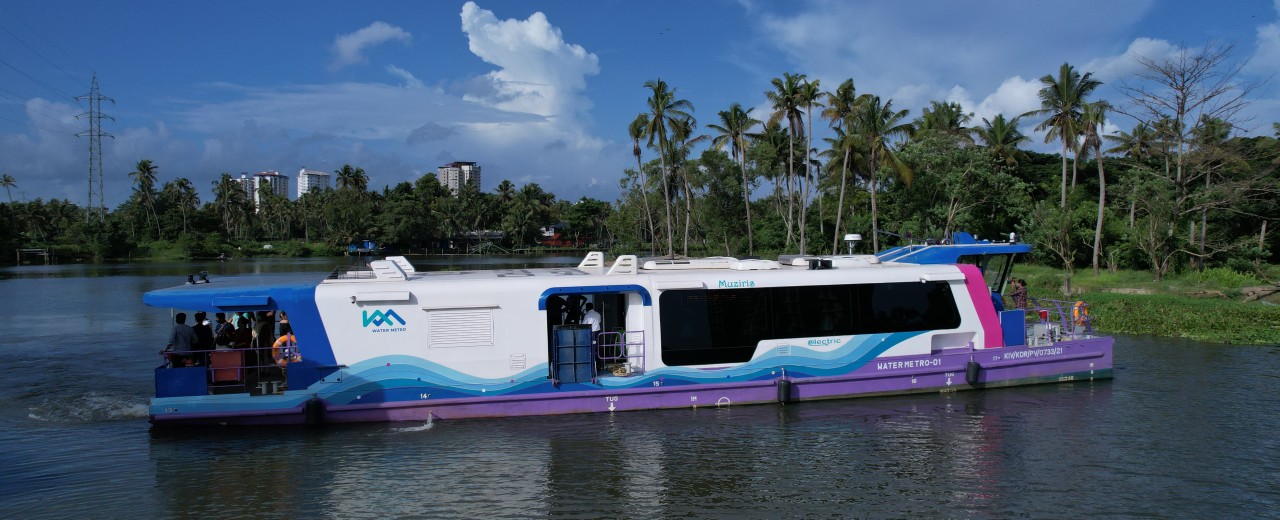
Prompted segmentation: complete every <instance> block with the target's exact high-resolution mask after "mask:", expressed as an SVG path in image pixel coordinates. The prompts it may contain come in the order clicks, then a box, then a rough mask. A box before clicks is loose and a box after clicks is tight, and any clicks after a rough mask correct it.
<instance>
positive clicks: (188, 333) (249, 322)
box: [165, 311, 298, 367]
mask: <svg viewBox="0 0 1280 520" xmlns="http://www.w3.org/2000/svg"><path fill="white" fill-rule="evenodd" d="M279 314H280V315H279V320H277V319H276V318H277V317H276V312H275V311H258V312H257V313H256V314H255V313H250V312H243V313H232V314H231V318H230V319H227V314H226V313H223V312H218V313H214V321H213V323H210V322H209V321H208V320H207V319H206V318H207V317H208V314H207V313H205V312H204V311H199V312H196V313H195V315H194V317H195V324H194V325H187V313H185V312H179V313H177V314H176V315H174V317H173V322H174V325H173V332H172V333H171V334H170V335H169V344H168V346H167V347H166V348H165V351H166V352H167V353H168V357H169V364H170V366H174V367H183V366H188V367H189V366H202V365H207V364H208V358H209V352H210V351H213V350H214V349H225V348H231V349H252V352H250V353H248V355H247V359H246V364H248V365H251V366H269V365H270V364H272V363H274V364H278V365H284V364H287V363H289V362H290V361H297V360H298V355H297V340H296V339H295V338H294V337H293V327H292V326H291V325H290V324H289V316H288V315H287V314H285V312H284V311H280V313H279ZM277 324H278V327H277Z"/></svg>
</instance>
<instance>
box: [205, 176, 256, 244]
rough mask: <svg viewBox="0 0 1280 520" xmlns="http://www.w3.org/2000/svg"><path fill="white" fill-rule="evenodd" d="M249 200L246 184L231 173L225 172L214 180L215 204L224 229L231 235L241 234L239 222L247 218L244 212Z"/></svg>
mask: <svg viewBox="0 0 1280 520" xmlns="http://www.w3.org/2000/svg"><path fill="white" fill-rule="evenodd" d="M247 200H248V196H247V195H245V193H244V186H243V185H241V184H240V182H239V181H237V180H236V179H234V178H232V177H231V174H229V173H224V174H222V176H221V177H219V178H218V180H216V181H214V182H213V204H214V206H216V207H217V208H218V214H219V215H221V216H222V229H223V230H224V232H226V233H227V234H228V235H229V236H232V235H234V236H238V235H239V232H238V227H239V224H240V223H241V222H242V221H244V220H246V219H245V218H244V216H243V215H242V214H243V213H244V209H245V208H244V206H245V202H246V201H247Z"/></svg>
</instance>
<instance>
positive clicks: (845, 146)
mask: <svg viewBox="0 0 1280 520" xmlns="http://www.w3.org/2000/svg"><path fill="white" fill-rule="evenodd" d="M852 117H853V116H852V115H850V116H848V118H847V119H851V118H852ZM849 126H850V125H849V124H848V123H845V124H841V125H836V126H833V127H832V128H831V131H833V132H835V137H824V138H823V140H824V141H826V142H827V144H829V145H830V146H831V147H830V148H828V149H827V150H824V151H823V152H822V153H821V155H822V156H823V157H826V158H827V169H828V170H834V169H835V168H836V165H837V164H839V165H840V200H839V203H838V205H837V209H836V227H835V229H836V232H835V237H834V240H833V242H832V244H831V254H833V255H835V254H840V238H841V236H840V229H841V228H840V225H841V220H842V218H843V216H844V199H845V196H844V194H845V188H846V187H847V185H848V183H849V165H850V164H855V161H865V160H866V154H865V153H863V150H862V148H863V143H862V141H860V140H859V139H858V136H857V135H854V134H850V133H848V132H846V131H845V128H848V127H849ZM837 160H839V162H837ZM833 173H834V172H833Z"/></svg>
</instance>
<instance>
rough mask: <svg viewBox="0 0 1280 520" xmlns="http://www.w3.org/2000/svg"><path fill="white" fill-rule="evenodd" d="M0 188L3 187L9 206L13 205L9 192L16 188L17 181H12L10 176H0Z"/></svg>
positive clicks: (11, 194)
mask: <svg viewBox="0 0 1280 520" xmlns="http://www.w3.org/2000/svg"><path fill="white" fill-rule="evenodd" d="M0 186H4V192H5V194H7V195H9V205H11V206H12V205H13V192H11V191H9V190H11V189H13V188H17V187H18V181H16V180H14V178H13V176H12V175H9V174H7V173H6V174H4V175H2V176H0Z"/></svg>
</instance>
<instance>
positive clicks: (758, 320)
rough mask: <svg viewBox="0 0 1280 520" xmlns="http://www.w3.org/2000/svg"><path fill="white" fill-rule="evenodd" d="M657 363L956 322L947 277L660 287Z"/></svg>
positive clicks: (725, 358) (709, 360)
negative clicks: (779, 342) (764, 344)
mask: <svg viewBox="0 0 1280 520" xmlns="http://www.w3.org/2000/svg"><path fill="white" fill-rule="evenodd" d="M659 305H660V307H661V319H662V361H663V363H665V364H667V365H670V366H681V365H708V364H716V363H741V362H744V361H748V360H750V359H751V355H752V354H753V353H754V352H755V349H756V344H757V343H759V342H760V341H762V340H769V339H784V338H804V337H814V336H844V335H850V334H875V333H889V332H909V331H923V330H940V329H953V328H956V327H958V326H960V314H959V312H958V311H957V310H956V306H955V300H954V299H953V298H952V296H951V286H950V285H948V284H947V283H946V282H929V283H918V282H901V283H887V284H863V285H825V286H808V287H771V288H753V289H725V290H715V291H709V290H705V289H694V290H676V291H664V292H663V293H662V296H661V298H660V300H659Z"/></svg>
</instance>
